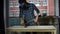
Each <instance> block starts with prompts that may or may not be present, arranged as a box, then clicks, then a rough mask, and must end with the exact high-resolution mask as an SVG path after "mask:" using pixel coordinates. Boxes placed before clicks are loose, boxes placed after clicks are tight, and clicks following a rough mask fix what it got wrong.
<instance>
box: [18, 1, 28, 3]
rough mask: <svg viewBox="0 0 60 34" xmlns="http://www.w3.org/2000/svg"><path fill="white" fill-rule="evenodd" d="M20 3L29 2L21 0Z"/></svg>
mask: <svg viewBox="0 0 60 34" xmlns="http://www.w3.org/2000/svg"><path fill="white" fill-rule="evenodd" d="M18 2H19V3H27V2H26V0H19V1H18Z"/></svg>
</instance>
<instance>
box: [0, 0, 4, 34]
mask: <svg viewBox="0 0 60 34" xmlns="http://www.w3.org/2000/svg"><path fill="white" fill-rule="evenodd" d="M3 19H4V16H3V0H0V34H5V29H4V20H3Z"/></svg>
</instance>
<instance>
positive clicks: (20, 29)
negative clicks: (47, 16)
mask: <svg viewBox="0 0 60 34" xmlns="http://www.w3.org/2000/svg"><path fill="white" fill-rule="evenodd" d="M9 32H51V34H56V28H55V27H54V26H28V27H26V28H25V27H24V26H12V27H8V28H6V34H9Z"/></svg>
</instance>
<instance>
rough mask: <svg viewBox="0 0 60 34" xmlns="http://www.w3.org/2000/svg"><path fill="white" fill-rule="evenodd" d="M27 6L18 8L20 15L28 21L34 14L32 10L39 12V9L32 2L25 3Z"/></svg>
mask: <svg viewBox="0 0 60 34" xmlns="http://www.w3.org/2000/svg"><path fill="white" fill-rule="evenodd" d="M27 7H28V8H26V9H20V15H19V16H20V17H23V16H24V17H23V18H24V20H26V21H29V20H32V19H34V17H35V15H34V10H36V12H37V14H39V10H38V9H37V7H36V6H35V5H34V4H32V3H29V4H28V5H27Z"/></svg>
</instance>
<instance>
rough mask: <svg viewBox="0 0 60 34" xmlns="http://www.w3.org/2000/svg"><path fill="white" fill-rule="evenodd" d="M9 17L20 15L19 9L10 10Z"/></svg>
mask: <svg viewBox="0 0 60 34" xmlns="http://www.w3.org/2000/svg"><path fill="white" fill-rule="evenodd" d="M9 17H19V11H9Z"/></svg>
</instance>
